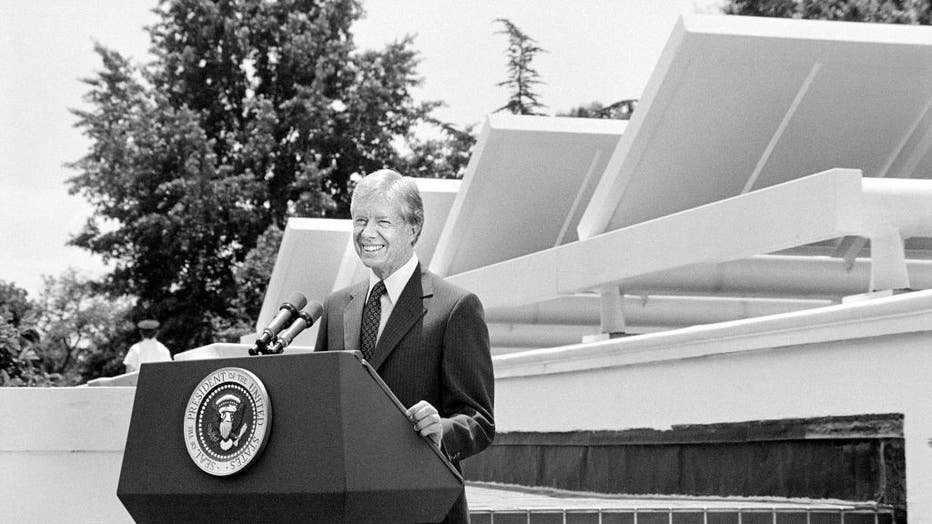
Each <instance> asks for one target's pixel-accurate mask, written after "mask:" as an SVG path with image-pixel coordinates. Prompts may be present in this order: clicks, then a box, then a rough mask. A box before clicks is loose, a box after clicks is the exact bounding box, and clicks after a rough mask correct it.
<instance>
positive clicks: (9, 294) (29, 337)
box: [0, 280, 53, 386]
mask: <svg viewBox="0 0 932 524" xmlns="http://www.w3.org/2000/svg"><path fill="white" fill-rule="evenodd" d="M36 315H37V307H36V305H35V304H34V303H33V302H32V301H31V300H29V296H28V293H27V292H26V290H25V289H22V288H20V287H18V286H16V284H13V283H12V282H10V283H7V282H5V281H3V280H0V386H36V385H49V384H51V383H52V380H53V378H52V377H49V376H48V374H47V373H45V372H44V371H43V370H42V369H41V368H40V367H38V366H37V360H38V358H37V356H36V355H35V353H34V352H33V350H32V348H33V347H34V346H35V345H36V344H37V343H38V342H39V340H40V339H41V337H40V336H39V333H38V331H37V330H36V329H35V322H36Z"/></svg>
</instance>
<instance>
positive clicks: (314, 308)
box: [300, 300, 324, 326]
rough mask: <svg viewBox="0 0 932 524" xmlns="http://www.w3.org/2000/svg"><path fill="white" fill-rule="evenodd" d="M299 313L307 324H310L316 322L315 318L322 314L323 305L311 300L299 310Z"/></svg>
mask: <svg viewBox="0 0 932 524" xmlns="http://www.w3.org/2000/svg"><path fill="white" fill-rule="evenodd" d="M300 314H301V316H302V317H304V320H306V321H307V325H308V326H310V325H311V324H313V323H314V322H317V319H318V318H320V316H321V315H323V314H324V306H323V305H322V304H321V303H320V302H318V301H316V300H311V301H310V302H309V303H308V304H307V306H306V307H305V308H304V309H302V310H301V313H300Z"/></svg>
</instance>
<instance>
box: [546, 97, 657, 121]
mask: <svg viewBox="0 0 932 524" xmlns="http://www.w3.org/2000/svg"><path fill="white" fill-rule="evenodd" d="M637 103H638V101H637V99H634V98H631V99H625V100H619V101H618V102H615V103H613V104H609V105H607V106H606V105H602V103H601V102H592V103H590V104H587V105H582V106H579V107H574V108H573V109H570V110H569V111H567V112H566V113H560V115H559V116H569V117H575V118H606V119H612V120H630V119H631V115H632V113H634V108H635V107H637Z"/></svg>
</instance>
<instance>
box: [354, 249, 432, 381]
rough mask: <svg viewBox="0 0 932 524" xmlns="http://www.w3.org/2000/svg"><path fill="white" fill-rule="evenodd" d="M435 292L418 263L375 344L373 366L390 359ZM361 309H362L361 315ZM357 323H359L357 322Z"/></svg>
mask: <svg viewBox="0 0 932 524" xmlns="http://www.w3.org/2000/svg"><path fill="white" fill-rule="evenodd" d="M433 294H434V291H433V287H432V286H431V284H430V280H429V279H428V278H427V273H421V266H420V265H418V267H417V270H415V272H414V274H413V275H411V280H409V281H408V284H407V285H406V286H405V288H404V291H402V292H401V296H400V297H398V303H397V304H395V307H393V308H392V314H391V316H390V317H388V322H387V323H386V324H385V329H384V330H383V331H382V336H380V337H379V342H378V344H376V346H375V353H374V354H373V355H372V359H370V361H369V364H371V365H372V367H373V368H375V369H376V370H377V369H379V366H381V365H382V363H383V362H385V360H386V359H388V356H389V355H391V353H392V351H394V350H395V348H396V347H397V346H398V343H399V342H401V339H402V338H403V337H404V335H405V333H407V332H408V331H409V330H410V329H411V326H413V325H414V323H415V322H417V321H418V319H420V318H421V317H422V316H424V314H425V313H427V301H426V300H425V299H426V298H428V297H430V296H432V295H433ZM361 311H362V310H361V309H360V315H361V314H362V313H361ZM356 325H359V323H358V322H357V324H356ZM357 338H358V335H357Z"/></svg>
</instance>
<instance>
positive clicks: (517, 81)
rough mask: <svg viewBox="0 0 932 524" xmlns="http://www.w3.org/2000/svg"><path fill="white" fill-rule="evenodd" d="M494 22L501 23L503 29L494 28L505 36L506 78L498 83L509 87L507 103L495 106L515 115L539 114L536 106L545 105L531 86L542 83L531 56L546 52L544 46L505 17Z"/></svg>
mask: <svg viewBox="0 0 932 524" xmlns="http://www.w3.org/2000/svg"><path fill="white" fill-rule="evenodd" d="M495 22H498V23H500V24H502V26H503V27H504V29H502V30H501V31H497V32H496V33H497V34H504V35H507V36H508V50H507V52H506V56H507V57H508V78H507V79H506V80H504V81H502V82H499V83H498V85H499V86H503V87H507V88H509V89H510V90H511V93H510V95H509V98H508V103H506V104H505V105H503V106H502V107H500V108H498V109H496V110H495V112H496V113H497V112H499V111H508V112H510V113H513V114H516V115H541V114H543V113H541V112H540V111H539V110H540V109H543V108H544V107H545V106H544V104H542V103H541V102H540V95H538V94H537V93H536V92H535V91H534V89H535V86H537V85H540V84H542V83H543V82H542V81H541V80H540V74H539V73H538V72H537V70H536V69H534V67H533V65H532V62H533V61H534V58H535V57H536V56H537V55H538V54H540V53H545V52H546V51H544V49H542V48H541V47H539V46H538V45H537V41H536V40H534V39H533V38H531V37H530V36H528V35H526V34H524V33H523V32H522V31H521V30H520V29H518V26H516V25H515V24H513V23H512V22H511V21H510V20H508V19H505V18H496V19H495Z"/></svg>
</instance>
